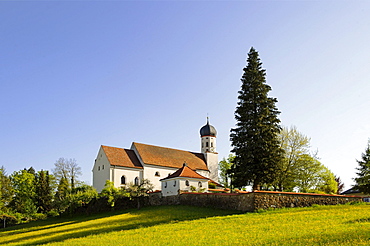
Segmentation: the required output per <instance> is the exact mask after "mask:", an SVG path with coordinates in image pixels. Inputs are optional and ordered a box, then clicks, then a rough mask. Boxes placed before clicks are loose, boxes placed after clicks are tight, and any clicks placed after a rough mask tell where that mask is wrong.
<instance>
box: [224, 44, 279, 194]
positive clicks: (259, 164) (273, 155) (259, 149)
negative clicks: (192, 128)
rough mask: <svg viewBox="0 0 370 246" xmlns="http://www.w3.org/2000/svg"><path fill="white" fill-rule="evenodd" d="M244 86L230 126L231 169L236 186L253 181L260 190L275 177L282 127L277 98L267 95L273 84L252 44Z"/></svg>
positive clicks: (244, 76) (243, 81)
mask: <svg viewBox="0 0 370 246" xmlns="http://www.w3.org/2000/svg"><path fill="white" fill-rule="evenodd" d="M243 71H244V74H243V76H242V78H241V81H242V86H241V90H240V91H239V96H238V99H239V101H238V106H237V108H236V110H235V119H236V120H237V123H236V127H235V128H233V129H231V134H230V140H231V145H232V146H233V149H232V152H233V153H235V159H234V164H233V166H232V168H231V170H230V173H231V175H232V180H233V186H235V187H242V186H246V185H251V184H252V185H253V190H259V189H260V186H261V185H263V184H270V183H271V182H272V181H273V180H274V173H275V172H276V171H277V169H278V163H279V161H280V159H281V158H282V154H283V151H282V149H281V148H280V144H279V140H278V134H279V132H280V130H281V127H280V120H279V118H278V115H279V114H280V112H279V111H278V109H277V107H276V106H275V103H276V102H277V99H276V98H272V97H268V93H269V91H270V90H271V87H270V86H269V85H267V84H266V79H265V76H266V72H265V69H263V68H262V63H261V61H260V58H259V55H258V52H257V51H256V50H255V49H254V48H253V47H252V48H251V49H250V51H249V53H248V59H247V66H246V67H245V68H244V69H243Z"/></svg>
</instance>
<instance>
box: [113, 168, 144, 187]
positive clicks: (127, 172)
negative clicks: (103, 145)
mask: <svg viewBox="0 0 370 246" xmlns="http://www.w3.org/2000/svg"><path fill="white" fill-rule="evenodd" d="M142 173H143V172H142V169H137V168H128V167H120V166H114V167H112V181H113V183H114V187H121V186H123V185H125V184H126V185H128V184H130V183H133V184H134V183H135V178H136V177H137V178H138V179H139V182H140V181H141V180H142V179H143V175H142ZM122 176H124V177H125V183H124V184H122V183H121V180H122Z"/></svg>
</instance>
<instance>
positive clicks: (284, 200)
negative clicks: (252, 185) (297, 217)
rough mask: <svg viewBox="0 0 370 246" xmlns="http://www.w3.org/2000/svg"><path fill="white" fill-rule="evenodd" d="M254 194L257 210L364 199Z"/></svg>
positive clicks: (271, 193) (286, 193)
mask: <svg viewBox="0 0 370 246" xmlns="http://www.w3.org/2000/svg"><path fill="white" fill-rule="evenodd" d="M254 193H255V199H254V209H255V210H258V209H270V208H287V207H310V206H312V205H314V204H317V205H338V204H346V203H349V202H361V201H362V197H356V196H342V195H327V194H310V193H293V192H264V191H258V192H254Z"/></svg>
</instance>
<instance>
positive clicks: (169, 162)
mask: <svg viewBox="0 0 370 246" xmlns="http://www.w3.org/2000/svg"><path fill="white" fill-rule="evenodd" d="M132 146H133V147H131V149H133V148H136V150H137V152H138V153H139V156H140V158H141V160H142V161H143V163H144V164H148V165H156V166H163V167H173V168H181V167H182V164H183V163H184V162H186V163H187V164H188V166H189V167H190V168H191V169H193V170H206V171H208V167H207V164H206V160H205V158H204V154H202V153H193V152H190V151H185V150H178V149H170V148H165V147H159V146H154V145H148V144H142V143H133V144H132Z"/></svg>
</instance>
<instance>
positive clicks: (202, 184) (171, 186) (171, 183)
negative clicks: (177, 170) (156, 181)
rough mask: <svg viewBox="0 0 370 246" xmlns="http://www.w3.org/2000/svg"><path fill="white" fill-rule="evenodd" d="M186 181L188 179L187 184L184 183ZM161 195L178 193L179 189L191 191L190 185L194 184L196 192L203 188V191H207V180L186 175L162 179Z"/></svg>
mask: <svg viewBox="0 0 370 246" xmlns="http://www.w3.org/2000/svg"><path fill="white" fill-rule="evenodd" d="M186 181H188V184H189V185H186V183H187V182H186ZM161 183H162V196H174V195H177V194H178V193H179V191H185V192H191V189H190V187H191V186H194V187H195V188H196V192H198V191H199V190H200V189H204V188H205V190H204V191H203V192H207V191H208V180H207V179H195V178H187V177H175V178H170V179H166V180H162V181H161Z"/></svg>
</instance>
